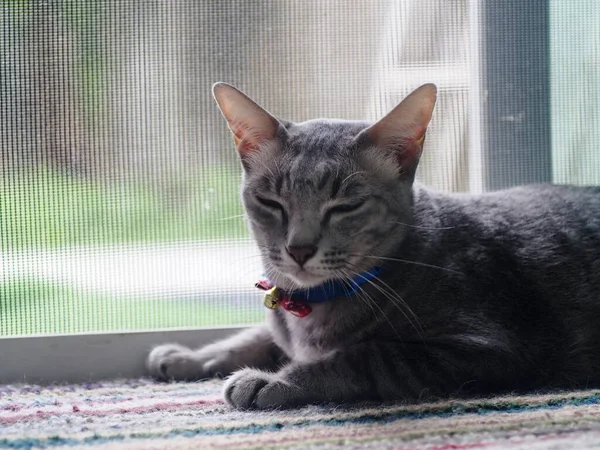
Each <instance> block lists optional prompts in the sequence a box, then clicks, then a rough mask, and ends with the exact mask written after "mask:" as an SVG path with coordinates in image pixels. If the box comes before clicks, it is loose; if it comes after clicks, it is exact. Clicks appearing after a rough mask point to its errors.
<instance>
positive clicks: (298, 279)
mask: <svg viewBox="0 0 600 450" xmlns="http://www.w3.org/2000/svg"><path fill="white" fill-rule="evenodd" d="M286 276H287V278H289V279H290V280H292V281H293V282H294V283H295V284H296V285H297V286H300V287H302V288H311V287H315V286H318V285H320V284H323V283H325V282H326V281H327V280H328V278H327V277H324V276H321V275H315V274H313V273H310V272H308V271H306V270H298V271H296V272H295V273H288V274H286Z"/></svg>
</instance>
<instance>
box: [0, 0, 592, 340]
mask: <svg viewBox="0 0 600 450" xmlns="http://www.w3.org/2000/svg"><path fill="white" fill-rule="evenodd" d="M478 3H479V2H473V1H467V0H457V1H452V2H447V1H442V0H414V1H411V0H398V1H384V0H370V1H362V0H351V1H347V0H336V1H327V2H322V1H320V0H310V1H306V0H290V1H286V2H280V1H277V0H261V1H260V2H246V1H241V0H238V1H231V2H197V1H193V0H172V1H168V2H166V1H151V0H150V1H144V2H130V1H111V2H79V1H58V0H56V1H33V0H29V1H28V0H20V1H5V2H2V6H1V8H2V10H1V11H2V12H1V17H0V21H1V22H0V26H1V37H0V39H1V50H0V51H1V55H0V56H1V59H0V100H1V103H0V145H1V154H0V156H1V158H2V159H1V177H2V179H1V182H0V202H1V203H0V232H1V236H0V237H1V245H2V246H1V257H2V266H1V269H2V271H1V273H0V335H5V336H6V335H22V334H36V333H73V332H89V331H109V330H140V329H164V328H179V327H198V326H216V325H233V324H245V323H251V322H256V321H258V320H261V319H262V317H263V310H262V305H261V301H260V294H259V293H256V292H254V289H253V288H252V286H253V282H254V280H255V278H256V277H257V276H258V275H259V274H260V272H261V268H260V262H259V257H258V251H257V250H256V248H255V247H254V246H253V244H252V242H251V241H250V240H249V236H248V233H247V230H246V226H245V223H244V219H243V217H242V213H243V211H242V209H241V205H240V202H239V199H238V191H239V181H240V175H241V169H240V166H239V164H238V162H237V156H236V154H235V151H234V148H233V144H232V141H231V138H230V136H229V135H228V131H227V128H226V126H225V123H224V122H223V119H222V118H221V116H220V114H219V113H218V111H217V108H216V106H215V104H214V102H213V100H212V97H211V93H210V88H211V85H212V84H213V83H214V82H216V81H227V82H229V83H232V84H233V85H235V86H237V87H239V88H241V89H242V90H244V91H245V92H246V93H248V94H249V95H250V96H251V97H252V98H254V99H255V100H257V101H258V102H259V103H260V104H261V105H262V106H264V107H265V108H266V109H268V110H269V111H271V112H272V113H273V114H275V115H276V116H278V117H281V118H286V119H290V120H294V121H302V120H306V119H309V118H315V117H337V118H348V119H369V120H374V119H377V118H379V117H381V116H382V115H383V114H384V113H385V112H387V111H389V110H390V109H391V108H392V107H393V106H395V105H396V104H397V103H398V102H399V101H400V100H401V99H402V98H403V97H404V96H405V95H406V94H408V93H409V92H410V91H411V90H412V89H414V88H415V87H417V86H419V85H420V84H422V83H425V82H434V83H436V84H437V85H438V88H439V102H438V106H437V109H436V112H435V115H434V119H433V122H432V125H431V128H430V131H429V133H428V138H427V146H426V152H425V154H424V157H423V159H422V162H421V166H420V169H419V174H418V176H419V178H420V179H421V181H422V182H424V183H426V184H428V185H430V186H432V187H434V188H437V189H441V190H445V191H468V190H481V189H483V188H484V185H483V184H482V173H483V172H482V170H481V168H480V167H479V165H478V164H479V163H480V162H481V160H482V158H481V152H482V151H483V150H482V149H481V148H479V135H480V130H479V128H480V127H481V125H480V121H479V117H471V118H470V120H469V124H472V123H476V124H477V125H475V126H473V125H470V127H471V128H467V115H468V113H469V112H471V113H472V112H473V111H475V112H476V113H479V112H481V111H484V110H480V109H479V108H474V109H473V104H474V102H475V103H477V104H479V101H480V100H481V99H482V98H484V96H485V92H483V91H484V90H485V89H484V88H482V84H481V81H482V80H481V75H480V73H481V71H480V68H481V57H480V51H479V45H478V43H479V40H480V38H481V36H483V35H484V33H485V26H486V24H485V23H479V19H478V14H479V13H478V6H477V5H478ZM488 3H489V2H488ZM540 3H541V2H540ZM575 3H577V6H576V7H572V2H559V1H555V2H550V12H551V20H550V26H551V30H552V33H551V36H552V37H551V56H552V58H551V61H552V83H553V84H552V107H553V108H555V109H556V112H557V114H556V115H553V119H552V120H553V128H552V129H553V134H552V140H553V142H554V145H553V147H552V152H553V154H552V156H553V176H554V177H555V179H556V181H559V182H579V183H598V182H599V175H598V174H599V173H600V160H599V159H598V154H599V153H598V151H597V149H596V146H595V144H594V143H596V142H598V140H597V138H598V137H599V136H598V133H599V131H598V130H599V129H600V128H599V127H598V121H599V120H600V119H599V117H600V115H599V114H598V105H599V99H598V89H597V86H598V85H599V83H598V76H599V71H598V49H599V48H600V45H599V38H598V36H599V26H598V24H599V23H600V20H599V19H600V17H598V8H596V7H595V3H594V2H593V1H588V2H574V3H573V4H575ZM581 18H585V20H584V22H583V23H584V26H578V27H577V28H576V29H574V28H573V27H572V24H573V23H578V24H579V25H581V21H580V19H581ZM498 45H502V43H498ZM486 57H489V55H488V56H486ZM574 112H575V113H576V114H573V113H574ZM482 113H483V112H482ZM555 123H556V126H555ZM583 123H585V124H586V125H585V129H586V130H588V131H590V129H591V131H592V132H593V133H595V134H590V133H586V132H583V131H582V127H583V125H582V124H583ZM590 124H591V127H590ZM483 127H484V128H485V125H483ZM483 131H485V130H483ZM582 147H583V148H585V149H586V150H585V152H584V155H585V157H584V156H582V154H581V153H580V149H581V148H582ZM584 163H585V164H584Z"/></svg>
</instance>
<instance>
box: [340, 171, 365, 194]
mask: <svg viewBox="0 0 600 450" xmlns="http://www.w3.org/2000/svg"><path fill="white" fill-rule="evenodd" d="M361 173H365V171H364V170H357V171H356V172H354V173H351V174H350V175H348V176H347V177H346V178H344V179H343V180H342V182H341V183H340V186H341V187H340V190H341V189H342V188H343V187H344V184H345V183H346V181H348V180H349V179H350V178H352V177H353V176H355V175H359V174H361Z"/></svg>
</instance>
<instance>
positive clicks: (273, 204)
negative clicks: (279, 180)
mask: <svg viewBox="0 0 600 450" xmlns="http://www.w3.org/2000/svg"><path fill="white" fill-rule="evenodd" d="M256 201H257V202H258V203H260V204H261V205H263V206H265V207H267V208H269V209H277V210H280V211H281V212H285V210H284V209H283V205H282V204H281V203H279V202H277V201H275V200H271V199H269V198H264V197H259V196H256Z"/></svg>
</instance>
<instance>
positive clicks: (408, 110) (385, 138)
mask: <svg viewBox="0 0 600 450" xmlns="http://www.w3.org/2000/svg"><path fill="white" fill-rule="evenodd" d="M436 97H437V88H436V87H435V85H434V84H425V85H423V86H421V87H419V88H417V89H415V90H414V91H413V92H412V93H411V94H410V95H409V96H408V97H406V98H405V99H404V100H402V102H401V103H400V104H399V105H398V106H396V107H395V108H394V109H393V110H392V111H391V112H389V113H388V114H387V115H386V116H385V117H384V118H383V119H381V120H380V121H379V122H377V123H375V124H373V125H371V126H370V127H369V128H367V129H366V130H365V133H366V134H367V135H368V138H369V142H370V143H371V144H374V145H375V146H377V147H380V148H386V149H390V150H393V151H394V152H395V153H396V154H397V159H398V163H399V165H400V167H401V171H402V173H407V174H411V175H412V176H414V172H415V171H416V169H417V164H418V163H419V158H420V156H421V151H422V149H423V143H424V141H425V132H426V131H427V125H429V121H430V120H431V115H432V114H433V108H434V107H435V101H436Z"/></svg>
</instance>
